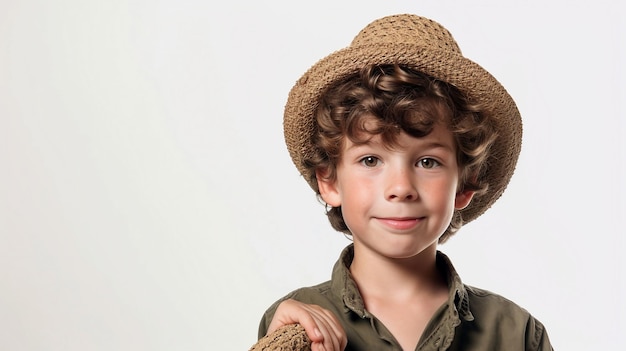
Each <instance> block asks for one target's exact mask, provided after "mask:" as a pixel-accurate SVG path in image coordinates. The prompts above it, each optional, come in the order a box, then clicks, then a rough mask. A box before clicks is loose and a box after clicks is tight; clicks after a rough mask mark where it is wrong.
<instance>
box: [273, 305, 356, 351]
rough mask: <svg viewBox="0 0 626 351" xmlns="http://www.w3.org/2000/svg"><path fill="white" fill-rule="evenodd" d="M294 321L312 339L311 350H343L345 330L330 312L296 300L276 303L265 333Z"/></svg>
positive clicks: (346, 341)
mask: <svg viewBox="0 0 626 351" xmlns="http://www.w3.org/2000/svg"><path fill="white" fill-rule="evenodd" d="M294 323H300V325H302V327H304V330H305V331H306V334H307V336H308V337H309V339H311V341H312V345H311V350H312V351H343V350H344V349H345V348H346V345H347V344H348V339H347V337H346V332H345V331H344V330H343V327H342V326H341V323H339V320H338V319H337V317H335V315H334V314H333V313H332V312H330V311H329V310H327V309H324V308H322V307H320V306H318V305H310V304H305V303H302V302H299V301H296V300H285V301H283V302H281V303H280V305H278V308H277V309H276V312H275V313H274V317H273V318H272V322H271V323H270V325H269V327H268V329H267V334H270V333H272V332H273V331H275V330H276V329H278V328H280V327H282V326H284V325H287V324H294Z"/></svg>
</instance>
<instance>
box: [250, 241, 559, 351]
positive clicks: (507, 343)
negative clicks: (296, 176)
mask: <svg viewBox="0 0 626 351" xmlns="http://www.w3.org/2000/svg"><path fill="white" fill-rule="evenodd" d="M353 255H354V251H353V247H352V245H350V246H348V247H346V249H345V250H344V251H343V252H342V254H341V257H340V258H339V260H338V261H337V263H336V264H335V267H334V269H333V273H332V278H331V280H330V281H327V282H325V283H322V284H320V285H317V286H313V287H307V288H301V289H298V290H296V291H293V292H292V293H290V294H288V295H287V296H285V297H284V298H282V299H280V300H279V301H277V302H276V303H274V304H273V305H272V306H271V307H270V308H269V309H268V310H267V311H266V312H265V314H264V315H263V318H262V320H261V323H260V326H259V338H260V337H262V336H264V335H265V334H266V332H267V327H268V326H269V324H270V322H271V321H272V317H273V316H274V313H275V312H276V308H277V307H278V304H279V303H280V302H282V301H283V300H285V299H294V300H298V301H301V302H304V303H309V304H316V305H319V306H321V307H323V308H326V309H328V310H330V311H332V312H333V313H334V314H335V315H336V316H337V318H338V319H339V321H340V322H341V324H342V325H343V328H344V329H345V331H346V334H347V337H348V346H347V347H346V349H345V350H346V351H352V350H355V351H356V350H358V351H361V350H369V351H379V350H402V349H401V347H400V345H399V344H398V342H397V341H396V339H395V338H394V337H393V335H392V334H391V333H390V332H389V330H387V328H385V326H384V325H383V324H382V323H381V322H380V321H379V320H378V319H376V317H375V316H373V315H372V314H370V313H369V312H368V311H367V310H366V309H365V305H364V303H363V299H362V298H361V295H360V293H359V290H358V288H357V285H356V283H355V281H354V279H352V276H351V274H350V270H349V267H350V264H351V263H352V258H353ZM437 266H438V268H439V269H440V270H441V272H442V273H443V274H445V276H446V277H447V281H448V286H449V288H450V295H449V298H448V302H447V303H444V304H443V305H442V306H441V307H440V308H439V309H438V310H437V312H436V313H435V314H434V316H433V317H432V318H431V320H430V321H429V323H428V325H427V326H426V329H425V330H424V332H423V334H422V335H421V338H420V341H419V343H418V345H417V348H416V350H420V351H434V350H481V351H485V350H500V351H502V350H506V351H516V350H552V346H551V345H550V340H549V339H548V334H547V332H546V330H545V329H544V326H543V325H542V324H541V323H540V322H539V321H538V320H536V319H535V318H534V317H533V316H531V315H530V314H529V313H528V312H527V311H526V310H524V309H522V308H521V307H519V306H518V305H516V304H515V303H513V302H511V301H509V300H507V299H505V298H504V297H502V296H499V295H496V294H494V293H491V292H489V291H485V290H481V289H477V288H474V287H471V286H468V285H465V284H463V283H462V282H461V278H459V275H458V274H457V273H456V271H455V269H454V267H453V266H452V263H451V262H450V260H449V259H448V257H447V256H446V255H444V254H443V253H441V252H438V253H437Z"/></svg>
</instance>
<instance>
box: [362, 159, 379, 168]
mask: <svg viewBox="0 0 626 351" xmlns="http://www.w3.org/2000/svg"><path fill="white" fill-rule="evenodd" d="M359 162H360V163H361V164H362V165H363V166H365V167H370V168H371V167H376V166H378V165H379V164H380V160H379V159H378V157H376V156H365V157H363V158H362V159H361V160H360V161H359Z"/></svg>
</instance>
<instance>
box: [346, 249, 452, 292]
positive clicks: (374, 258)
mask: <svg viewBox="0 0 626 351" xmlns="http://www.w3.org/2000/svg"><path fill="white" fill-rule="evenodd" d="M436 254H437V245H436V244H433V245H432V246H430V247H428V248H427V249H425V250H424V251H422V252H420V253H419V254H418V255H416V256H413V257H409V258H388V257H383V256H381V255H377V254H375V253H373V252H371V251H369V250H367V249H365V248H364V247H362V246H361V245H358V244H357V243H355V246H354V260H353V261H352V265H351V266H350V272H351V274H352V276H353V278H354V280H355V281H356V283H357V285H358V287H359V290H360V291H361V294H362V295H363V297H364V298H365V299H367V298H376V297H381V298H386V299H388V298H397V299H406V298H411V297H415V296H419V295H423V294H432V293H434V292H435V291H440V290H441V289H442V288H444V287H446V285H447V283H446V282H445V279H444V277H442V276H441V274H440V273H439V271H438V269H437V266H436Z"/></svg>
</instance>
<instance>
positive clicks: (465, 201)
mask: <svg viewBox="0 0 626 351" xmlns="http://www.w3.org/2000/svg"><path fill="white" fill-rule="evenodd" d="M474 194H475V192H474V191H471V190H464V191H461V192H458V193H456V196H455V198H454V209H456V210H462V209H464V208H466V207H467V206H468V205H469V204H470V202H471V201H472V198H473V197H474Z"/></svg>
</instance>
